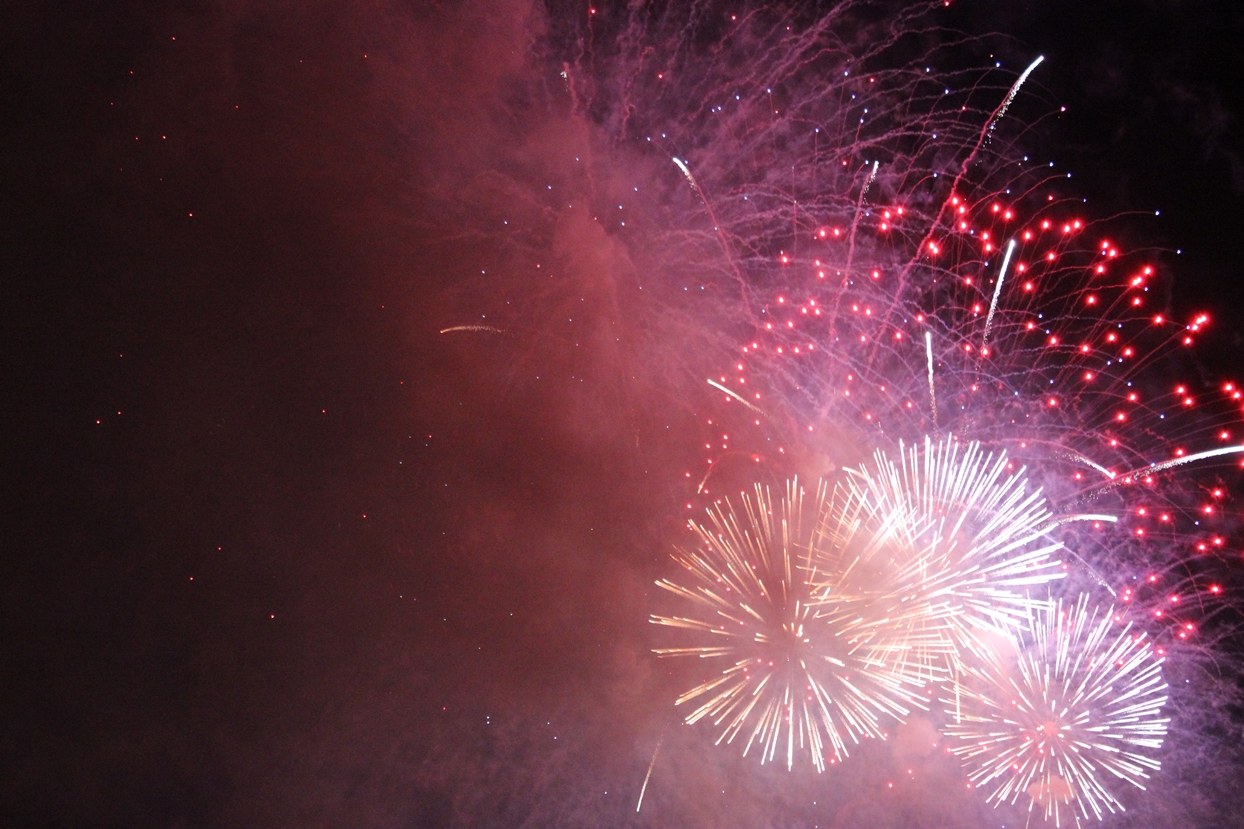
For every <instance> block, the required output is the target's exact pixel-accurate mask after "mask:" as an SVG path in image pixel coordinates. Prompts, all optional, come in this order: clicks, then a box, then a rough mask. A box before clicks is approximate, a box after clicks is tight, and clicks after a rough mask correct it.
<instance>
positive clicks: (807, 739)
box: [651, 481, 923, 770]
mask: <svg viewBox="0 0 1244 829" xmlns="http://www.w3.org/2000/svg"><path fill="white" fill-rule="evenodd" d="M827 492H828V489H827V487H826V486H825V485H824V484H821V485H819V486H818V488H817V491H816V494H815V496H814V497H813V498H812V499H810V501H808V502H806V503H805V497H804V491H803V489H802V488H801V487H800V486H799V484H798V482H796V481H792V482H789V483H788V484H787V490H786V496H785V498H783V499H781V500H779V501H778V502H777V503H776V504H775V503H774V501H773V499H772V497H771V495H770V493H769V491H768V490H767V489H765V488H762V487H760V486H757V488H756V494H755V497H754V498H751V497H748V496H747V495H743V496H742V497H741V498H740V503H739V509H738V510H736V509H734V508H733V505H732V504H731V503H730V502H729V501H726V502H725V504H724V505H723V506H718V507H714V508H712V509H710V510H709V511H708V515H709V521H708V524H707V526H704V525H698V524H696V523H695V522H691V529H692V530H694V532H695V533H696V535H697V536H698V540H699V546H698V548H697V549H693V550H679V551H678V552H677V554H676V555H675V556H674V558H675V560H676V561H678V563H679V564H680V565H682V567H683V568H684V569H685V570H686V571H687V573H688V574H689V576H690V580H689V581H688V583H687V584H686V585H682V584H676V583H674V582H671V581H668V580H665V579H662V580H660V581H658V582H657V584H658V586H660V587H662V588H663V589H665V590H668V591H670V592H671V593H674V594H675V595H677V596H679V597H681V598H682V599H684V600H686V601H687V602H688V603H689V605H690V607H691V608H692V611H693V612H692V615H688V616H658V615H654V616H653V617H652V620H651V621H652V622H653V623H655V624H660V625H666V626H670V627H676V628H681V629H683V630H686V631H691V632H693V633H696V634H700V635H702V637H703V640H704V644H700V645H694V646H688V647H674V648H660V649H657V650H656V653H657V654H659V655H661V656H698V657H702V658H706V659H723V660H726V661H727V662H728V664H727V665H726V667H725V668H724V669H723V670H722V671H721V673H719V674H717V675H715V676H712V677H711V678H709V679H707V680H705V681H704V682H702V683H700V684H698V685H696V686H695V687H693V688H691V689H690V690H689V691H687V692H686V693H684V694H683V695H682V696H680V697H679V698H678V700H677V704H679V705H684V704H694V705H695V708H694V709H693V710H692V711H691V712H690V713H689V714H688V715H687V717H686V721H687V722H688V723H695V722H697V721H699V720H701V719H707V720H709V721H711V722H712V723H713V724H714V725H715V726H718V727H719V728H720V729H721V731H720V735H719V737H718V740H717V742H718V743H721V742H723V741H724V742H727V743H729V742H733V741H734V740H735V739H736V738H738V737H740V736H742V737H744V738H745V739H746V743H745V745H744V749H743V751H744V754H747V753H749V752H750V751H752V750H753V749H758V750H759V753H760V758H761V762H762V763H763V762H770V761H773V760H775V759H776V758H778V757H779V756H780V757H782V758H784V760H785V762H786V765H787V767H788V768H790V767H791V766H792V765H793V763H794V757H795V755H796V753H802V752H807V753H808V755H809V756H810V757H811V759H812V762H813V763H814V765H815V766H816V767H817V769H818V770H824V768H825V765H826V762H827V761H829V762H835V761H837V760H838V759H840V758H842V757H845V756H846V755H847V753H848V748H849V745H850V744H855V743H858V742H859V741H860V739H861V738H867V737H878V738H881V737H884V733H885V731H884V722H885V720H886V719H887V718H888V717H894V718H901V717H903V716H904V715H906V714H907V713H908V711H909V710H910V707H911V706H912V705H916V706H921V707H923V704H922V703H921V701H920V700H919V698H918V697H917V696H916V695H917V694H918V693H919V686H920V685H921V684H922V681H921V679H920V678H919V677H918V676H916V675H914V674H913V673H910V672H908V671H907V670H906V665H905V663H903V662H902V661H901V660H898V661H895V660H892V659H889V658H888V657H889V656H890V654H892V653H894V652H896V651H900V650H901V649H899V648H896V647H894V646H893V645H892V644H890V643H889V640H888V637H887V634H888V633H890V632H892V631H894V630H895V628H894V626H892V625H886V624H885V623H884V622H878V621H876V620H871V619H868V618H866V616H865V615H861V614H860V613H859V612H857V607H856V606H855V605H854V604H853V603H839V604H836V605H826V604H824V603H823V602H819V603H818V602H816V601H814V600H813V597H812V587H811V585H810V579H809V576H810V573H811V570H810V567H811V565H810V560H811V558H812V557H813V555H814V553H813V550H814V549H815V548H816V547H818V546H819V545H820V543H821V537H820V535H821V533H822V532H823V529H824V528H825V527H826V525H827V518H828V516H829V503H830V502H829V499H828V497H827Z"/></svg>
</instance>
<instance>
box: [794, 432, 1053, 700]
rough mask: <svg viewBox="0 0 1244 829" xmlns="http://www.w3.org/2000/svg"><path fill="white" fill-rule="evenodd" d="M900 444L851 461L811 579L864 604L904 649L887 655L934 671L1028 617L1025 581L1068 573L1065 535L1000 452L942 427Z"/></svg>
mask: <svg viewBox="0 0 1244 829" xmlns="http://www.w3.org/2000/svg"><path fill="white" fill-rule="evenodd" d="M897 455H898V457H897V460H891V459H890V458H889V457H888V456H887V455H886V453H885V452H883V451H881V450H878V451H877V452H876V454H875V455H874V458H873V463H872V464H871V465H862V466H860V467H859V468H857V469H848V470H846V475H845V477H844V480H843V481H842V483H841V484H840V485H839V486H838V487H837V488H836V492H835V497H834V499H833V506H832V507H831V509H830V512H829V514H828V515H827V516H826V518H827V520H826V523H825V525H824V529H823V531H822V532H821V533H820V534H819V538H818V543H817V545H816V548H815V561H816V570H815V572H814V574H813V576H812V580H813V582H814V584H815V593H816V596H817V598H818V600H819V601H820V602H822V604H823V605H824V606H827V607H836V606H840V605H845V606H859V607H864V608H867V610H866V611H864V610H861V611H857V612H865V613H867V614H868V615H869V617H870V618H875V619H876V620H877V624H878V626H881V625H882V624H884V625H888V626H889V627H890V628H891V632H890V633H889V634H888V640H889V642H890V643H891V645H893V646H897V647H901V648H902V652H901V653H896V654H894V656H893V657H892V658H893V659H902V660H904V661H905V662H907V663H908V670H911V671H915V672H917V673H922V674H923V675H925V676H927V677H928V678H929V679H936V678H938V677H939V676H940V675H942V673H943V672H944V671H947V670H950V671H952V672H953V670H954V669H955V666H956V665H957V663H958V662H959V660H960V651H961V650H962V649H963V648H965V647H967V648H969V649H970V648H971V647H972V645H973V643H974V642H975V640H976V638H977V637H978V636H979V635H981V632H982V631H984V632H985V635H986V636H990V635H992V633H993V632H994V631H995V630H997V629H1003V630H1005V629H1008V628H1011V627H1014V626H1015V625H1017V624H1021V623H1022V622H1023V621H1025V620H1026V619H1027V618H1028V615H1029V613H1030V612H1031V609H1032V608H1033V607H1034V606H1035V605H1037V604H1040V602H1035V601H1034V600H1032V599H1031V598H1030V591H1031V590H1032V589H1033V588H1036V587H1039V586H1045V585H1048V584H1050V583H1051V582H1053V581H1055V580H1058V579H1061V578H1062V577H1063V575H1064V572H1063V569H1062V566H1061V560H1060V559H1059V558H1058V557H1057V555H1056V554H1057V553H1059V551H1060V550H1061V548H1062V544H1061V543H1060V542H1059V541H1056V540H1054V539H1053V538H1051V536H1050V531H1051V530H1052V529H1054V528H1055V527H1056V526H1057V522H1056V521H1054V520H1052V517H1051V514H1050V510H1049V505H1048V504H1047V503H1046V501H1045V498H1044V497H1043V496H1042V494H1041V492H1040V490H1038V489H1032V488H1030V487H1029V486H1028V485H1027V478H1026V475H1025V470H1024V469H1023V468H1019V469H1016V468H1015V465H1014V464H1013V463H1011V462H1010V461H1009V460H1008V459H1007V457H1006V455H1005V453H999V454H997V455H994V454H992V453H988V452H985V451H984V450H982V449H981V447H980V445H979V444H977V443H972V442H969V443H966V444H961V443H960V442H959V441H957V440H955V439H954V438H953V437H947V438H944V439H942V440H940V441H936V442H934V441H933V440H932V439H931V438H926V439H925V441H924V443H923V445H916V446H910V447H906V446H904V445H903V444H901V443H900V445H899V447H898V452H897ZM883 620H884V621H883ZM894 631H899V632H900V633H899V634H898V635H896V634H895V633H894Z"/></svg>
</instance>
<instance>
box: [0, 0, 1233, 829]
mask: <svg viewBox="0 0 1244 829" xmlns="http://www.w3.org/2000/svg"><path fill="white" fill-rule="evenodd" d="M608 6H609V4H606V3H602V12H601V13H602V14H608V13H609V12H610V10H609V8H608ZM584 8H585V7H584ZM584 8H575V9H571V10H567V8H565V7H562V6H560V5H558V6H556V7H555V8H554V13H555V14H570V13H578V14H582V13H585V12H584ZM545 14H546V12H545V10H544V9H543V8H542V7H539V6H536V7H530V8H529V7H526V6H524V5H523V4H519V3H515V4H502V5H496V6H494V5H491V4H489V5H487V6H473V5H470V4H448V3H447V4H435V5H433V4H426V5H425V4H419V3H411V4H399V3H394V4H371V5H367V4H332V3H322V4H315V5H310V6H304V5H302V4H282V3H274V4H256V5H248V4H210V3H174V4H163V3H114V4H108V5H100V4H93V3H85V2H82V3H56V4H51V3H49V4H17V5H13V6H9V7H7V8H6V10H5V11H3V12H0V32H3V34H0V78H2V80H0V107H2V108H3V117H2V118H0V131H2V133H0V154H2V156H0V157H2V161H0V165H2V166H0V211H2V213H0V262H3V272H2V275H0V304H2V307H3V309H4V324H3V331H2V332H0V361H2V365H3V367H4V380H5V384H4V385H5V391H4V394H3V395H0V400H2V401H3V405H2V409H0V411H3V417H4V425H5V433H6V436H7V438H8V440H6V441H4V442H3V446H4V450H3V451H4V456H3V469H4V473H5V474H4V476H3V481H4V492H3V498H2V499H0V501H2V503H0V510H2V511H3V515H4V521H3V525H2V526H3V531H2V534H0V540H2V543H3V552H2V555H0V561H2V562H3V563H2V565H0V619H2V620H3V629H2V631H0V636H2V637H3V638H2V640H0V641H2V642H3V647H2V648H0V653H2V654H3V657H2V658H0V683H2V684H0V688H2V691H0V706H2V707H0V711H2V712H3V717H4V723H5V727H4V728H3V729H0V822H3V823H5V824H6V825H13V826H18V825H25V826H101V827H102V826H153V827H154V826H253V827H262V826H273V827H275V826H292V825H301V826H403V827H405V826H410V827H423V826H429V827H431V826H443V825H469V823H471V820H472V819H471V818H468V817H464V815H465V816H474V818H473V819H474V820H475V821H476V822H477V823H478V822H479V821H480V820H481V819H480V816H481V815H483V816H486V818H487V822H488V823H489V824H491V825H498V826H501V825H507V826H511V825H579V824H584V825H588V824H592V825H624V824H626V823H627V822H628V821H629V820H631V817H630V815H632V814H633V805H634V798H635V796H636V794H637V789H638V785H639V782H640V781H641V780H642V777H643V772H644V770H645V768H646V766H647V763H648V760H649V758H650V756H651V751H652V746H653V744H654V742H655V739H656V736H657V735H658V734H659V733H660V732H661V730H662V728H663V726H664V724H665V721H666V718H667V716H668V712H667V711H665V710H664V709H663V708H662V707H661V706H660V704H659V701H661V700H668V699H669V694H668V689H667V688H665V687H663V686H662V685H661V681H660V680H659V679H657V678H654V677H653V676H652V675H651V674H652V671H653V670H654V667H653V665H652V662H651V660H650V657H649V656H648V648H649V647H650V642H649V639H648V629H647V628H648V625H647V623H646V621H645V620H646V616H647V614H648V612H649V609H650V608H649V595H648V593H647V586H648V585H651V583H652V580H653V578H655V577H656V576H657V575H658V574H661V573H663V572H664V571H663V568H664V567H665V561H666V557H667V553H668V549H669V539H670V538H671V537H672V536H671V534H672V533H673V532H674V529H673V528H675V527H677V525H678V523H679V521H680V520H682V519H681V516H680V514H679V507H680V506H681V500H680V498H682V496H683V490H682V489H681V488H680V487H682V486H684V485H683V484H681V483H680V482H679V480H678V475H680V474H681V470H682V469H683V468H686V464H687V463H691V462H692V460H691V459H693V458H696V457H698V456H697V455H696V451H695V447H694V446H693V445H691V444H692V442H693V441H692V439H691V438H689V437H688V435H689V434H691V432H690V430H688V429H686V428H685V427H686V422H685V417H686V414H685V412H680V411H678V410H677V409H674V410H672V411H655V412H654V411H644V410H643V409H642V407H641V408H636V406H635V405H634V400H635V399H636V398H635V397H627V396H626V395H624V394H621V393H620V392H618V390H617V383H616V378H612V377H611V376H610V375H609V373H608V371H605V370H604V369H602V365H604V362H603V361H604V358H603V357H601V356H600V354H601V353H602V352H600V351H599V350H598V351H595V352H592V355H595V356H592V355H589V356H587V357H570V356H565V355H564V354H563V353H562V351H561V350H559V349H557V348H552V347H545V346H535V347H532V348H530V349H529V350H527V351H525V352H524V353H523V354H522V355H520V357H521V359H519V358H516V357H515V355H514V354H513V349H512V348H511V347H510V346H509V345H508V344H507V343H506V342H505V341H504V340H501V341H498V342H497V343H496V344H495V345H494V344H486V345H484V346H480V347H470V348H464V347H463V346H462V343H461V342H460V341H454V340H452V338H446V337H442V336H441V335H439V334H437V331H438V330H439V329H441V328H442V327H445V326H449V325H455V324H462V323H465V322H475V321H477V319H478V315H479V313H480V309H481V308H489V307H492V305H493V304H495V303H496V302H498V301H499V299H498V297H497V296H492V295H489V294H488V292H487V291H481V290H479V286H480V285H481V284H486V283H482V282H480V281H479V280H476V279H475V277H474V274H475V272H476V271H477V270H481V269H482V270H486V269H487V268H488V267H490V266H491V263H493V262H495V261H496V257H495V256H494V255H493V254H492V252H490V251H486V250H479V249H477V248H474V247H472V245H471V242H470V240H463V239H455V238H447V237H446V236H445V235H444V234H443V233H441V232H440V231H437V232H433V231H432V230H431V229H432V228H439V227H442V226H443V223H442V220H443V218H444V216H442V215H440V214H439V213H437V211H440V210H442V209H443V207H442V201H438V200H437V199H435V198H430V197H429V194H432V193H438V194H439V193H444V192H448V191H452V190H453V188H454V187H456V186H458V185H459V184H460V183H461V182H466V181H469V180H470V179H471V178H472V177H473V176H475V175H476V173H477V172H478V171H479V170H480V169H484V168H486V167H487V165H488V164H489V163H490V155H489V153H490V149H491V148H493V147H495V146H497V145H498V144H499V143H500V142H503V141H504V135H502V134H500V133H501V132H503V129H502V127H503V124H502V122H501V120H500V119H497V118H495V117H494V116H493V115H491V113H493V112H495V111H497V110H498V109H506V110H507V111H512V108H513V107H514V106H515V104H514V102H513V101H512V100H510V99H508V98H507V97H506V95H507V94H509V93H508V92H507V90H508V89H509V86H508V81H507V78H508V77H510V76H511V75H512V74H514V73H521V72H524V71H526V68H527V65H528V64H527V57H526V52H525V50H526V49H527V48H528V47H529V45H530V43H531V41H532V37H533V36H532V32H537V31H540V30H541V29H542V27H543V25H544V24H543V23H542V19H543V17H544V15H545ZM946 15H947V16H946V22H947V23H948V25H951V26H954V27H958V28H962V29H964V30H966V31H969V32H972V33H974V34H985V33H990V32H997V33H1002V34H1004V35H1006V36H1007V38H1009V39H1003V38H999V39H998V43H999V47H998V48H999V50H1000V54H1006V50H1011V55H1010V56H1013V57H1014V60H1010V61H1008V63H1010V64H1012V65H1014V64H1018V63H1020V62H1021V61H1022V62H1024V63H1026V62H1027V60H1029V59H1030V55H1032V54H1035V53H1042V54H1045V55H1046V58H1047V64H1046V65H1045V66H1044V67H1043V68H1042V70H1041V73H1040V75H1039V76H1035V77H1034V81H1037V82H1039V83H1040V85H1041V87H1042V88H1043V90H1044V92H1043V94H1045V95H1047V96H1049V97H1050V98H1052V99H1054V100H1057V101H1060V102H1063V103H1065V104H1066V105H1067V107H1068V112H1067V113H1066V114H1065V115H1064V116H1063V117H1062V118H1059V119H1058V120H1056V121H1053V122H1051V123H1050V124H1047V125H1046V126H1045V127H1044V128H1043V134H1044V135H1046V136H1047V138H1046V139H1045V140H1048V141H1049V142H1050V144H1051V152H1052V153H1053V154H1054V156H1055V157H1056V158H1057V159H1058V162H1059V164H1060V166H1062V167H1064V168H1067V169H1070V170H1072V171H1073V173H1074V180H1075V181H1076V182H1077V187H1078V188H1080V189H1082V192H1083V193H1084V194H1085V195H1086V196H1087V197H1088V198H1089V205H1090V209H1091V210H1094V211H1096V210H1101V211H1102V212H1103V213H1104V214H1107V215H1112V214H1114V213H1119V212H1124V211H1128V210H1138V211H1152V210H1155V209H1160V210H1161V211H1162V216H1161V217H1160V218H1159V219H1148V218H1146V219H1144V220H1143V221H1144V222H1146V223H1147V224H1144V225H1143V227H1144V232H1145V233H1146V235H1147V236H1148V238H1151V239H1155V240H1156V241H1157V242H1158V243H1160V244H1163V245H1165V246H1168V247H1170V248H1172V249H1175V248H1178V249H1180V250H1181V251H1182V253H1181V254H1179V256H1177V257H1172V258H1171V259H1170V261H1171V262H1172V263H1174V265H1173V267H1174V268H1175V269H1176V273H1175V280H1176V284H1177V289H1176V293H1175V299H1174V302H1175V305H1176V307H1177V308H1181V309H1187V310H1192V309H1195V310H1202V309H1205V308H1208V309H1210V310H1211V311H1212V313H1213V314H1214V315H1215V318H1216V319H1217V320H1219V321H1220V322H1219V324H1218V325H1217V326H1216V327H1215V329H1214V331H1215V333H1213V334H1212V335H1211V336H1210V337H1209V338H1207V339H1206V340H1205V341H1204V345H1203V346H1202V349H1201V353H1202V356H1203V359H1204V360H1205V363H1206V366H1207V368H1206V371H1207V373H1209V374H1218V373H1223V372H1230V371H1231V370H1232V369H1234V368H1235V367H1236V366H1237V365H1239V360H1240V355H1241V354H1244V341H1242V340H1241V337H1242V336H1244V333H1242V332H1244V287H1242V280H1241V275H1240V269H1239V267H1238V261H1239V246H1238V241H1239V239H1240V228H1241V227H1244V160H1242V159H1244V132H1242V130H1244V127H1242V126H1241V123H1240V117H1241V113H1242V112H1244V100H1242V98H1244V80H1242V79H1244V75H1242V74H1241V71H1242V69H1244V67H1242V66H1241V61H1242V60H1244V59H1242V58H1241V57H1240V50H1239V48H1238V44H1239V43H1240V42H1242V40H1241V39H1242V37H1244V11H1241V9H1240V7H1239V6H1238V5H1237V4H1235V3H1228V2H1223V3H1195V2H1169V3H1167V2H1163V3H1159V2H1142V3H1062V2H1059V3H1047V4H1037V3H985V2H962V3H956V4H955V5H954V6H953V7H952V8H951V9H950V10H948V11H947V12H946ZM550 140H551V139H550ZM566 140H567V141H572V139H566ZM433 214H436V215H433ZM604 302H605V300H604V299H602V300H601V303H604ZM516 362H521V364H522V365H523V366H524V367H529V366H534V367H535V368H533V369H532V371H530V372H527V373H522V372H519V371H517V370H516V369H515V368H514V365H515V364H516ZM540 367H545V368H547V370H545V368H540ZM530 374H541V375H542V377H541V379H540V380H539V381H538V382H537V381H534V380H531V379H530V378H529V375H530ZM638 399H640V400H642V399H643V396H642V394H641V395H638ZM620 401H621V402H620ZM670 424H672V426H673V427H674V428H671V429H665V428H664V427H665V426H666V425H670ZM488 729H492V731H489V730H488ZM498 732H499V734H500V736H498ZM553 738H557V739H556V740H554V739H553ZM671 739H673V738H671ZM677 739H683V740H692V739H693V738H691V737H679V738H677ZM674 756H678V755H674ZM684 756H690V752H688V753H687V755H684ZM704 757H705V759H704V760H703V761H702V763H701V764H700V765H699V766H697V767H696V768H677V769H675V768H669V769H665V770H664V771H659V772H658V773H656V774H655V775H654V790H656V791H655V793H654V794H653V797H654V798H655V800H654V801H653V802H654V804H656V807H657V808H658V811H657V812H656V814H655V816H654V817H647V816H645V820H646V821H654V823H652V825H675V824H677V825H705V826H707V825H733V824H734V823H735V822H738V823H740V824H742V823H749V822H750V825H756V824H757V823H758V822H759V821H760V820H761V819H762V818H763V819H765V820H773V821H774V823H775V825H785V824H784V823H783V822H781V821H776V820H775V819H773V817H772V816H773V814H774V812H773V810H774V809H779V810H780V809H784V808H786V807H785V806H783V805H782V804H783V801H782V800H781V798H780V792H781V791H782V790H781V789H780V785H779V784H777V783H774V782H773V778H772V776H771V775H769V773H768V772H765V773H764V774H758V775H757V782H755V783H754V784H749V785H752V788H751V789H748V790H747V791H746V792H745V793H742V794H739V795H738V797H737V798H735V799H733V800H729V801H726V802H724V803H723V802H718V801H714V802H713V804H712V805H709V803H708V800H707V795H708V793H709V792H715V788H714V786H715V784H716V783H715V781H719V780H721V779H726V776H727V775H728V771H729V768H732V767H729V768H726V770H725V771H722V770H721V769H718V765H720V764H727V765H728V763H727V761H726V760H724V759H722V758H720V757H719V756H718V755H715V754H712V753H709V754H705V755H704ZM723 768H724V767H723ZM675 789H678V790H679V791H680V793H679V794H678V796H675V795H673V794H670V793H669V792H671V791H672V790H675ZM662 791H664V792H666V794H661V792H662ZM464 792H466V793H465V794H464ZM775 792H776V793H775ZM951 806H953V802H952V803H951ZM661 808H664V809H665V811H664V812H662V811H660V809H661ZM800 808H808V807H806V806H805V807H800ZM912 808H913V810H914V811H913V812H912V813H911V814H907V815H906V817H904V818H903V820H906V821H907V823H906V824H904V825H913V826H924V825H928V826H933V825H952V818H951V817H949V816H946V815H943V816H942V817H941V818H938V819H939V820H944V821H945V822H944V823H937V822H936V821H935V820H934V819H933V818H927V819H926V818H921V817H919V815H920V814H922V813H921V812H920V809H919V808H918V804H917V805H913V806H912ZM930 808H931V807H930ZM947 808H949V807H947ZM730 809H732V810H733V811H724V810H730ZM934 811H936V810H934ZM645 813H648V809H647V807H646V808H645ZM801 815H802V816H808V819H809V820H811V819H812V818H811V816H813V815H815V811H814V810H812V811H807V812H798V813H796V816H801ZM959 819H961V820H966V819H967V818H966V817H963V816H960V818H959ZM792 820H793V819H792ZM464 821H465V822H464ZM667 821H668V823H667ZM792 825H802V824H798V823H793V824H792ZM809 825H811V824H809ZM953 825H960V824H958V823H953ZM1206 825H1209V824H1206ZM1222 825H1224V826H1226V825H1228V824H1222Z"/></svg>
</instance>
